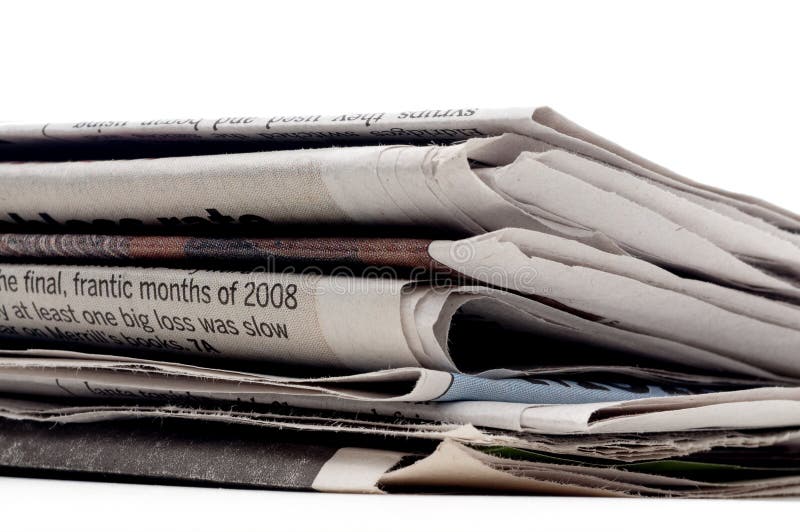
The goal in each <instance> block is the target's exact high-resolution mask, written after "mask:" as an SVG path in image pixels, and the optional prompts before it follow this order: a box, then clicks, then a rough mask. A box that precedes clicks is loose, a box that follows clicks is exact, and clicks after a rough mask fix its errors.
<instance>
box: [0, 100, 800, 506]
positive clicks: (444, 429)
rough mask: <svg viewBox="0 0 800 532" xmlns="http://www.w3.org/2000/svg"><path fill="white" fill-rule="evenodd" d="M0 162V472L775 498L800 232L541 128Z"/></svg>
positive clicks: (787, 457) (271, 123)
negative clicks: (0, 340) (0, 469)
mask: <svg viewBox="0 0 800 532" xmlns="http://www.w3.org/2000/svg"><path fill="white" fill-rule="evenodd" d="M0 161H2V162H0V339H2V342H3V343H2V344H0V467H2V468H3V470H4V471H14V472H31V471H34V472H35V474H47V475H84V476H89V477H90V478H92V477H96V476H101V477H104V478H105V477H108V476H112V477H115V478H124V479H128V480H130V479H134V480H144V481H150V482H180V483H200V484H207V485H221V486H243V487H272V488H286V489H304V490H316V491H338V492H361V493H386V492H389V493H392V492H404V491H413V492H427V491H442V490H447V491H457V492H491V491H499V492H505V493H507V492H520V493H547V494H570V495H600V496H664V497H710V496H713V497H745V496H748V497H752V496H775V495H796V494H798V493H800V464H798V463H797V460H796V458H795V457H796V456H797V450H798V445H800V434H798V431H797V427H798V426H800V387H798V383H799V382H800V365H798V363H797V348H798V346H800V236H798V235H800V216H798V215H796V214H794V213H791V212H788V211H786V210H783V209H781V208H779V207H776V206H774V205H770V204H768V203H766V202H763V201H761V200H758V199H755V198H750V197H746V196H742V195H739V194H736V193H732V192H727V191H724V190H720V189H716V188H713V187H708V186H705V185H703V184H701V183H698V182H695V181H692V180H689V179H687V178H685V177H682V176H680V175H678V174H675V173H674V172H671V171H669V170H667V169H665V168H663V167H660V166H658V165H656V164H654V163H651V162H649V161H647V160H645V159H642V158H641V157H638V156H637V155H635V154H632V153H630V152H628V151H626V150H624V149H623V148H621V147H619V146H617V145H615V144H613V143H611V142H609V141H607V140H605V139H603V138H601V137H599V136H597V135H595V134H593V133H591V132H589V131H587V130H585V129H583V128H581V127H580V126H578V125H576V124H574V123H572V122H570V121H568V120H567V119H566V118H564V117H562V116H560V115H558V114H557V113H555V112H554V111H552V110H550V109H548V108H539V109H511V110H484V109H446V110H444V109H443V110H420V111H404V112H399V113H352V114H343V115H339V116H321V115H304V116H273V117H266V118H256V117H225V118H219V119H211V120H202V119H176V120H144V121H107V122H81V123H73V124H38V125H24V124H23V125H18V124H4V125H0ZM384 231H386V232H385V233H384ZM431 235H434V236H433V237H432V236H431ZM220 428H224V430H220Z"/></svg>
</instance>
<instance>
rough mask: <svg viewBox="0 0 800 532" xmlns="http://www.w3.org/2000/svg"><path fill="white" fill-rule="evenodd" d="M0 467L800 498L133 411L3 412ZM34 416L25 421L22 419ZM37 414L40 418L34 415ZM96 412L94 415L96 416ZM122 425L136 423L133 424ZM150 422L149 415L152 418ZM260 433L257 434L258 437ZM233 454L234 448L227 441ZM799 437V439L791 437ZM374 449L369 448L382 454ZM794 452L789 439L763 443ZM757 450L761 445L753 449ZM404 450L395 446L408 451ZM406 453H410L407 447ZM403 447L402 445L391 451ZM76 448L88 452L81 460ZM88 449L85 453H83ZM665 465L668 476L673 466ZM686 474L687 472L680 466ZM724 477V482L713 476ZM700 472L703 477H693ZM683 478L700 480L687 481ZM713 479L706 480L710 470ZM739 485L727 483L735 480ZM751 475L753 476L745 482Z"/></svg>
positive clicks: (460, 449)
mask: <svg viewBox="0 0 800 532" xmlns="http://www.w3.org/2000/svg"><path fill="white" fill-rule="evenodd" d="M0 412H1V413H0V415H2V417H4V418H5V419H3V420H2V421H0V426H1V427H2V430H1V431H0V442H2V446H1V447H2V448H3V451H2V452H0V466H2V467H3V468H4V469H5V470H9V469H10V470H12V471H15V472H20V471H22V472H24V471H30V470H32V469H35V470H38V471H46V472H48V473H49V474H51V475H52V474H60V475H64V474H68V475H72V476H74V475H76V474H77V475H94V476H97V475H102V476H104V477H106V478H108V477H109V476H111V477H112V478H114V477H123V478H127V479H131V478H133V479H139V480H149V481H156V482H180V483H202V484H206V485H208V484H211V485H223V486H245V487H269V488H284V489H287V488H288V489H303V490H315V491H335V492H351V493H385V492H393V491H408V490H409V489H413V490H414V491H417V492H426V491H441V490H442V489H445V490H447V491H454V492H473V491H480V492H487V491H488V492H492V491H496V492H518V493H539V494H551V495H557V494H561V495H594V496H671V497H753V496H775V495H794V494H797V493H798V492H799V491H800V477H799V476H798V471H797V469H796V468H791V467H788V468H787V467H784V468H775V467H772V468H770V467H761V468H758V467H750V468H742V467H739V466H725V465H719V464H713V463H705V462H702V461H697V460H696V459H695V460H694V461H692V460H686V461H680V460H678V461H676V460H671V461H669V462H659V461H655V462H653V461H650V462H641V461H640V462H635V463H619V464H613V463H612V464H610V465H608V463H607V462H606V464H604V465H601V464H597V463H596V462H595V463H593V462H591V461H581V460H576V459H575V458H574V457H573V458H570V459H563V458H559V457H558V456H557V455H556V456H553V455H542V454H540V453H538V452H530V451H524V450H522V449H516V448H510V447H500V448H497V447H495V448H489V449H486V448H485V447H480V446H477V447H474V446H473V447H470V446H467V445H464V444H463V443H459V442H457V441H456V440H454V439H450V438H445V439H444V440H443V441H442V443H440V444H439V445H438V446H437V447H436V449H435V450H434V451H433V452H430V451H428V450H425V449H424V447H416V448H415V449H413V450H411V449H409V450H405V451H404V450H401V449H386V448H382V447H368V446H366V445H363V443H362V445H361V446H355V445H353V446H350V445H346V444H343V443H338V441H340V440H341V438H340V439H339V440H337V439H336V438H330V439H329V440H328V441H327V442H325V443H320V442H318V441H316V440H310V438H309V437H308V436H307V435H303V433H293V432H289V431H279V432H276V431H274V430H273V431H269V430H266V427H256V426H253V425H247V424H240V425H235V426H230V425H229V426H228V430H226V431H224V432H222V431H219V430H218V428H219V427H218V426H216V427H215V426H214V424H215V423H219V420H216V421H214V420H213V418H209V420H208V421H207V422H206V423H200V422H199V421H200V417H199V416H198V417H196V418H194V419H189V418H183V419H179V418H174V419H164V418H166V416H163V417H164V418H162V419H159V420H158V424H157V425H155V424H153V423H152V422H148V421H147V419H144V420H143V419H142V418H141V417H139V416H138V415H137V414H136V413H135V411H134V410H128V411H127V412H124V413H123V412H119V413H118V415H117V416H115V417H112V418H96V419H92V420H89V419H86V420H84V422H82V423H79V424H74V423H56V424H55V425H54V424H53V423H52V421H50V422H48V423H42V421H44V420H46V419H48V418H50V419H52V417H51V416H50V415H48V414H52V413H54V412H57V410H49V411H48V410H47V409H46V407H45V405H38V406H36V405H25V404H24V403H23V404H19V403H17V404H13V403H11V402H9V403H6V404H4V405H3V408H2V410H1V411H0ZM25 412H27V417H28V418H29V419H25V417H26V414H25ZM36 412H38V413H39V415H38V416H37V415H36V414H35V413H36ZM98 413H99V412H98ZM126 419H136V420H137V423H136V424H135V425H130V424H129V423H128V424H126V423H125V420H126ZM151 419H152V418H151ZM258 429H260V430H258ZM231 437H235V438H236V441H237V446H236V447H235V449H232V448H231V446H230V438H231ZM794 438H796V436H795V437H794ZM375 441H376V440H372V442H373V445H375V443H374V442H375ZM776 441H777V442H780V443H781V444H783V445H789V446H791V445H793V444H794V443H795V442H796V441H797V440H796V439H793V437H792V436H790V435H788V434H787V435H785V436H784V437H783V438H777V439H773V440H772V442H771V443H770V441H769V439H764V440H762V441H761V442H759V443H761V444H762V445H765V446H769V445H774V444H775V443H776ZM751 444H756V445H757V443H756V441H755V440H753V441H751ZM402 446H403V445H402V444H401V445H400V448H402ZM405 446H406V448H407V449H408V448H409V447H411V445H410V444H409V443H408V441H407V442H406V443H405ZM395 447H397V446H395ZM76 449H81V452H77V453H76V452H75V450H76ZM87 449H88V450H89V452H86V450H87ZM667 464H669V465H668V466H667V467H666V468H665V467H664V466H666V465H667ZM681 468H683V469H681ZM720 468H721V469H723V472H724V473H728V475H729V476H728V477H727V478H726V477H725V476H723V475H717V476H716V477H715V476H713V475H708V472H707V471H706V470H709V469H710V470H712V471H714V470H719V469H720ZM698 470H699V473H698ZM684 471H694V472H695V475H694V477H691V476H690V477H686V476H685V473H684ZM704 471H705V472H706V474H705V475H703V472H704ZM736 471H738V472H740V473H743V474H744V475H746V477H744V478H739V479H736V480H731V479H730V478H731V477H730V473H732V472H736ZM747 477H750V478H747Z"/></svg>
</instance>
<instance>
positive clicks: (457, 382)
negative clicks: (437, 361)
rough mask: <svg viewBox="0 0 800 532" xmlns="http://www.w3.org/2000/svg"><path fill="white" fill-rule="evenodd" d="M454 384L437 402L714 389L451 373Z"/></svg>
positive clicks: (572, 400)
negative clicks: (499, 377)
mask: <svg viewBox="0 0 800 532" xmlns="http://www.w3.org/2000/svg"><path fill="white" fill-rule="evenodd" d="M452 375H453V383H452V384H451V385H450V388H449V389H448V390H447V392H446V393H445V394H444V395H442V396H441V397H439V398H438V399H436V401H500V402H505V403H532V404H578V403H599V402H603V401H626V400H629V399H643V398H646V397H666V396H669V395H687V394H696V393H706V392H710V391H714V390H709V389H704V388H701V387H691V386H674V387H670V386H658V385H654V384H644V383H635V384H632V383H622V382H621V383H611V382H595V381H580V382H577V381H566V380H549V379H497V380H494V379H485V378H481V377H473V376H470V375H463V374H458V373H453V374H452Z"/></svg>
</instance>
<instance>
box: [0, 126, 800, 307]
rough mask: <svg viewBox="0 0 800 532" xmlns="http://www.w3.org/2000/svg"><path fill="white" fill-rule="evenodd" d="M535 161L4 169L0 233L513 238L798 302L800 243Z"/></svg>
mask: <svg viewBox="0 0 800 532" xmlns="http://www.w3.org/2000/svg"><path fill="white" fill-rule="evenodd" d="M532 142H534V144H531V143H532ZM539 148H540V145H539V143H537V142H535V141H531V140H530V139H528V138H527V137H520V136H516V135H513V134H507V135H504V136H502V137H496V138H486V139H471V140H469V141H467V142H466V143H464V144H460V145H455V146H425V147H419V146H417V147H415V146H361V147H351V148H325V149H315V150H289V151H276V152H254V153H242V154H224V155H208V156H194V157H171V158H169V157H167V158H157V159H136V160H104V161H88V162H83V161H82V162H60V163H37V162H26V163H0V183H2V185H3V188H4V190H6V191H7V192H8V194H6V195H4V196H2V197H0V213H3V216H2V219H0V225H2V227H4V228H5V230H7V231H8V230H14V229H15V228H16V229H17V230H18V229H20V228H30V227H33V228H38V229H40V230H41V229H47V230H60V231H64V230H67V231H69V230H87V229H89V230H93V231H96V232H97V231H108V230H118V229H137V228H138V229H141V228H145V227H153V228H159V229H161V230H170V231H175V230H186V229H198V228H216V229H220V228H223V229H234V228H236V227H242V226H246V227H251V228H252V227H259V226H260V227H262V228H265V227H269V226H272V225H274V224H342V225H361V226H367V225H391V226H402V227H429V228H437V229H440V230H449V231H453V232H457V233H460V234H480V233H484V232H487V231H493V230H498V229H503V228H507V227H518V228H526V229H533V230H536V231H540V232H544V233H548V234H555V235H559V236H562V237H566V238H571V239H575V240H578V241H581V242H585V243H588V244H590V245H593V246H594V247H598V248H600V249H603V250H607V251H608V250H616V251H620V250H623V249H624V250H625V251H626V252H628V253H630V254H632V255H635V256H637V257H640V258H642V259H645V260H648V261H650V262H654V263H656V264H659V265H662V266H666V267H669V268H671V269H675V270H680V271H688V272H692V273H693V274H694V275H700V276H703V277H709V278H712V279H717V280H720V281H722V282H724V283H726V284H734V285H737V286H741V287H745V288H748V289H753V290H759V291H771V292H774V293H777V294H781V295H783V296H785V297H790V298H795V299H796V298H797V287H796V286H795V285H794V284H792V282H791V279H786V278H785V277H786V276H790V277H791V276H795V275H796V274H797V273H798V272H799V271H800V266H798V265H800V248H798V244H799V243H800V242H797V241H796V237H795V236H794V235H793V234H792V233H791V232H789V231H785V230H783V229H780V228H778V227H777V226H771V227H772V230H769V231H768V230H767V229H765V228H764V225H765V224H766V225H769V224H767V223H766V222H764V221H763V220H762V222H761V223H760V224H759V223H756V222H753V223H748V222H746V221H743V220H741V219H734V218H731V217H728V216H726V215H724V214H721V213H720V212H717V211H715V210H713V209H709V208H708V207H707V206H703V205H701V204H699V203H693V202H690V201H688V200H686V199H685V198H681V197H679V196H676V195H674V194H671V193H669V192H666V191H663V190H661V189H660V188H658V187H657V186H655V185H652V186H650V188H651V189H653V190H658V191H660V192H663V194H664V195H666V196H668V197H670V198H671V199H673V200H674V201H669V202H662V201H661V199H660V198H658V197H655V198H654V199H653V200H652V201H650V202H647V201H645V202H644V204H641V203H638V202H636V201H633V200H632V199H629V198H633V199H636V198H638V197H639V196H641V195H642V194H645V195H646V194H648V191H642V190H639V189H638V188H637V185H640V187H639V188H641V187H645V186H647V183H646V182H641V179H636V178H633V177H632V176H630V175H628V174H625V173H624V172H621V171H617V170H613V169H609V170H608V172H615V173H617V174H620V176H621V177H620V178H619V179H615V181H616V182H618V183H619V185H618V186H619V187H620V188H625V187H626V184H625V183H626V182H629V181H630V182H632V183H633V184H628V187H629V188H631V189H632V190H631V192H630V193H627V192H624V193H620V191H618V190H610V191H609V190H604V189H603V188H601V187H602V186H604V185H603V184H602V183H600V185H601V186H596V185H597V184H598V183H592V182H591V181H592V180H591V179H588V178H585V175H587V174H590V173H592V169H591V164H593V163H592V162H591V161H589V160H585V159H580V158H578V159H580V161H579V162H578V164H577V166H579V168H578V169H577V170H574V169H573V170H572V171H574V172H575V174H577V175H573V174H570V173H567V172H564V171H561V170H558V169H556V168H554V166H558V165H557V163H558V160H559V159H557V158H555V159H553V160H554V161H556V162H553V161H550V160H549V164H550V165H549V166H548V164H545V163H544V162H542V161H540V160H538V159H537V156H536V155H534V154H531V153H530V150H536V149H539ZM549 153H550V152H545V153H544V154H543V155H545V156H546V155H548V154H549ZM558 153H559V154H562V155H565V156H566V155H568V154H566V153H564V152H558ZM476 165H477V166H478V167H476ZM582 165H587V166H588V168H583V166H582ZM565 169H566V168H565ZM612 177H614V176H612ZM626 178H627V179H626ZM606 188H610V187H606ZM626 195H627V196H628V197H626ZM97 198H102V199H101V200H98V199H97ZM310 198H311V199H310ZM654 204H657V205H663V206H662V207H661V208H656V207H654V206H653V205H654ZM667 210H668V211H669V213H670V214H669V215H668V216H665V215H664V213H665V212H666V211H667ZM722 235H728V236H724V237H723V236H722ZM733 235H735V237H734V236H733Z"/></svg>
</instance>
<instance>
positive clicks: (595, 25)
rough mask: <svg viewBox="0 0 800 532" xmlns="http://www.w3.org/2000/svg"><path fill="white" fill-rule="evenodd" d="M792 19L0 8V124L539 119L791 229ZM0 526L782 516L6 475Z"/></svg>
mask: <svg viewBox="0 0 800 532" xmlns="http://www.w3.org/2000/svg"><path fill="white" fill-rule="evenodd" d="M794 5H795V3H794V2H791V1H786V2H769V1H764V0H761V1H757V2H751V3H740V2H732V1H727V2H719V3H712V2H699V1H693V2H680V1H677V0H671V1H668V2H643V1H639V2H613V1H612V2H571V1H563V0H561V1H547V2H533V1H527V2H504V1H500V0H485V1H483V2H470V1H466V0H460V1H455V2H447V1H438V2H437V1H434V0H426V1H420V2H417V1H412V0H403V1H396V2H380V1H374V0H373V1H369V2H348V1H344V0H335V1H328V2H302V1H291V2H274V3H273V2H253V3H247V2H235V1H230V0H228V1H225V2H222V1H219V2H216V3H203V2H198V1H194V2H168V1H166V0H162V1H159V2H144V1H139V2H131V3H117V2H98V3H94V4H89V3H86V2H76V1H69V2H53V3H39V2H24V3H23V2H16V3H13V4H12V3H10V2H9V3H6V4H3V5H2V7H0V52H2V55H0V57H2V63H0V69H1V70H0V120H13V121H29V122H40V121H69V120H86V119H136V118H166V117H181V116H209V115H211V116H213V115H229V116H233V115H239V114H241V115H270V114H273V113H280V114H283V113H287V114H288V113H295V112H297V113H336V112H345V111H381V110H407V109H426V108H448V107H465V106H469V107H474V106H479V107H509V106H533V105H550V106H552V107H553V108H555V109H556V110H558V111H559V112H561V113H563V114H565V115H567V116H568V117H570V118H572V119H573V120H575V121H577V122H578V123H580V124H581V125H584V126H586V127H588V128H590V129H592V130H595V131H596V132H598V133H600V134H602V135H604V136H606V137H608V138H610V139H612V140H614V141H616V142H618V143H620V144H622V145H623V146H625V147H627V148H629V149H632V150H633V151H635V152H638V153H640V154H641V155H644V156H645V157H648V158H650V159H652V160H655V161H656V162H658V163H660V164H663V165H665V166H667V167H669V168H671V169H673V170H676V171H678V172H680V173H683V174H684V175H686V176H688V177H691V178H694V179H698V180H701V181H705V182H707V183H709V184H713V185H716V186H721V187H725V188H728V189H731V190H735V191H738V192H745V193H749V194H754V195H758V196H760V197H762V198H764V199H767V200H769V201H772V202H774V203H776V204H778V205H781V206H783V207H787V208H790V209H793V210H795V211H800V194H799V193H798V192H799V191H800V187H798V184H797V183H798V173H799V172H798V167H797V163H796V159H797V157H796V155H797V153H798V148H797V142H798V140H800V139H798V137H799V136H800V135H798V130H799V129H798V124H800V102H799V101H798V97H799V96H800V76H799V75H798V72H799V71H800V69H798V63H800V57H799V56H800V28H798V22H800V17H799V16H798V13H797V12H796V11H795V9H794ZM51 505H56V507H57V508H58V511H56V510H49V509H48V508H50V507H51ZM170 505H174V508H175V509H174V510H171V509H170ZM0 509H2V512H3V517H2V519H3V528H4V529H9V530H12V529H13V530H20V529H22V528H21V524H25V523H27V524H28V526H31V527H32V529H42V528H43V527H45V526H46V525H48V524H49V525H50V526H51V527H55V526H58V528H60V529H65V527H64V526H63V523H62V519H67V520H68V526H67V527H66V529H69V528H71V527H75V529H78V528H80V529H82V530H87V529H93V528H94V527H92V526H91V524H92V522H91V521H87V519H88V513H87V512H90V511H97V512H99V513H98V514H96V515H99V516H101V517H102V518H103V519H106V520H107V525H108V526H107V529H109V530H111V529H114V530H123V529H124V530H134V529H137V528H138V529H143V528H146V527H148V526H149V525H152V524H154V523H155V524H158V523H164V524H163V526H158V527H157V528H162V529H166V528H167V526H169V527H170V528H171V529H172V530H180V529H193V530H206V529H208V530H220V529H225V528H227V527H225V526H223V524H224V523H225V519H229V518H233V519H235V521H236V523H237V524H238V525H239V527H238V528H241V526H242V525H249V527H251V528H260V529H275V530H292V529H293V528H292V527H291V526H289V521H287V520H288V519H289V516H299V517H298V519H301V522H302V526H301V527H298V528H299V529H305V530H323V529H336V530H368V529H381V528H383V527H381V526H378V525H377V524H376V523H379V522H384V523H388V526H389V527H390V529H392V530H394V529H398V530H399V529H406V530H418V529H420V528H419V527H418V526H416V525H417V524H419V523H420V520H421V519H433V520H436V522H437V523H444V524H447V523H450V526H446V527H444V528H441V529H445V528H448V529H452V528H459V529H461V530H473V529H474V530H479V529H489V528H491V529H494V530H500V529H502V526H501V525H506V526H507V528H510V527H511V526H512V525H514V528H517V527H518V526H523V527H525V528H531V529H532V528H546V529H548V530H549V529H556V530H558V529H562V528H564V527H566V528H570V529H572V528H574V529H586V528H591V529H594V530H598V529H600V530H605V529H615V530H620V529H622V530H626V529H631V528H633V527H636V528H644V529H646V530H648V532H649V531H654V530H666V529H668V528H676V527H684V528H693V527H691V526H689V525H688V523H690V522H697V523H700V524H705V525H707V528H708V529H710V528H711V523H713V522H716V521H717V520H721V521H724V526H725V527H726V528H728V529H737V530H738V529H741V530H744V529H748V530H752V529H754V528H756V527H758V526H761V527H762V528H763V527H765V526H770V525H771V524H772V520H773V519H780V518H782V517H789V518H791V517H792V514H796V513H797V511H798V510H800V506H798V503H796V502H764V503H760V502H749V503H748V502H738V503H725V502H720V501H716V502H707V503H703V502H701V503H693V502H686V503H684V502H681V501H588V500H582V501H576V500H571V499H552V498H550V499H533V498H467V499H465V498H419V497H401V498H396V499H391V498H383V499H380V500H378V499H376V498H375V497H366V498H364V497H340V496H327V495H315V494H284V493H268V492H237V491H228V490H225V491H219V490H187V489H182V488H155V487H140V486H116V487H113V486H110V485H102V484H80V483H63V482H48V481H35V480H28V481H26V480H11V479H2V480H0ZM234 512H236V516H232V515H231V514H232V513H234ZM23 515H27V516H29V518H25V519H24V520H20V521H18V522H16V523H15V522H14V519H23V518H22V517H20V516H23ZM498 515H499V516H500V519H501V522H500V524H499V525H498V526H492V523H493V522H495V521H493V520H494V519H496V516H498ZM78 517H80V519H78ZM164 520H166V521H164ZM184 520H185V521H184ZM795 520H796V519H792V520H789V521H787V523H792V522H793V521H795ZM11 524H13V525H14V526H10V525H11ZM94 524H95V525H98V528H99V527H100V525H102V522H100V521H99V520H98V519H95V521H94ZM426 528H427V527H426ZM698 528H699V527H698Z"/></svg>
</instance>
